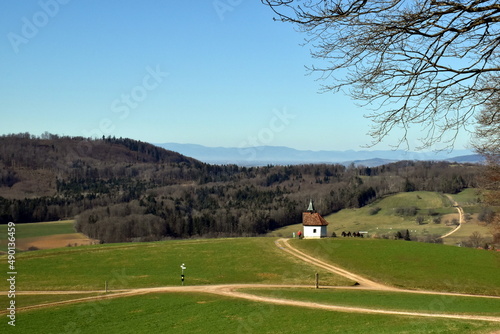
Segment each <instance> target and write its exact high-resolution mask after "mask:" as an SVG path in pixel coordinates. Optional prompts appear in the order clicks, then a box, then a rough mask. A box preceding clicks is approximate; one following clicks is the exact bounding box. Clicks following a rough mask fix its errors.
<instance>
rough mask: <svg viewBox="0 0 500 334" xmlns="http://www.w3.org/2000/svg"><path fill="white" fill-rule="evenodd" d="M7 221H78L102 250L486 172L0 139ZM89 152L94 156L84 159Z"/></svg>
mask: <svg viewBox="0 0 500 334" xmlns="http://www.w3.org/2000/svg"><path fill="white" fill-rule="evenodd" d="M0 143H1V146H0V166H1V170H2V174H1V178H0V181H1V183H0V196H1V197H0V222H1V223H6V222H8V221H15V222H17V223H25V222H37V221H46V220H57V219H62V218H68V217H78V218H77V224H76V226H77V229H78V230H79V231H81V232H83V233H85V234H87V235H88V236H90V237H92V238H96V239H99V240H101V241H103V242H118V241H130V240H159V239H163V238H170V237H171V238H185V237H193V236H205V237H216V236H242V235H257V234H261V233H265V232H267V231H269V230H271V229H275V228H278V227H281V226H285V225H289V224H296V223H299V222H300V220H301V212H302V211H303V210H304V209H305V208H306V206H307V203H308V201H309V199H310V198H313V199H314V200H315V207H316V209H317V210H318V211H319V212H320V213H321V214H328V213H332V212H335V211H338V210H340V209H343V208H349V207H361V206H364V205H366V204H368V203H370V202H372V201H374V200H375V199H377V198H380V197H381V196H384V195H387V194H391V193H396V192H401V191H415V190H428V191H439V192H446V193H456V192H458V191H460V190H462V189H464V188H467V187H474V186H476V181H475V176H476V175H477V174H478V173H481V170H482V168H483V167H482V166H478V165H457V164H450V163H446V162H415V161H403V162H398V163H393V164H389V165H384V166H380V167H374V168H368V167H355V166H348V167H346V166H343V165H339V164H336V165H326V164H319V165H297V166H265V167H238V166H236V165H222V166H219V165H209V164H205V163H202V162H199V161H197V160H194V159H191V158H188V157H185V156H182V155H180V154H178V153H175V152H171V151H167V150H164V149H162V148H158V147H155V146H153V145H150V144H147V143H142V142H139V141H134V140H131V139H123V138H119V139H116V138H111V137H108V138H102V139H99V140H90V139H83V138H71V137H58V136H53V135H45V137H43V138H38V137H32V136H30V135H28V134H23V135H12V136H3V137H0ZM82 147H87V149H86V150H83V149H82Z"/></svg>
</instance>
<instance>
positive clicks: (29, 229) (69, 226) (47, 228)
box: [0, 220, 75, 239]
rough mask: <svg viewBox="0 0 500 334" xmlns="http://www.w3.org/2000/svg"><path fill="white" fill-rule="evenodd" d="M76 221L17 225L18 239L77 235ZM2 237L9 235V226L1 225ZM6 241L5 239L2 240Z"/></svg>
mask: <svg viewBox="0 0 500 334" xmlns="http://www.w3.org/2000/svg"><path fill="white" fill-rule="evenodd" d="M73 224H74V220H61V221H54V222H41V223H30V224H16V238H19V239H21V238H34V237H44V236H49V235H56V234H69V233H75V229H74V227H73ZM0 233H1V235H2V236H5V235H7V225H5V224H4V225H0ZM2 239H4V238H2Z"/></svg>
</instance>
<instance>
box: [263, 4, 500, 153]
mask: <svg viewBox="0 0 500 334" xmlns="http://www.w3.org/2000/svg"><path fill="white" fill-rule="evenodd" d="M261 1H262V2H263V3H264V4H266V5H267V6H269V7H270V8H271V9H272V10H273V11H274V13H275V14H276V15H277V17H276V19H277V20H280V21H283V22H290V23H293V24H295V25H296V26H297V27H298V29H299V30H300V31H302V32H304V33H305V34H306V36H307V38H306V43H309V44H310V45H312V47H313V51H312V56H313V58H314V59H316V60H317V62H318V63H317V64H315V65H314V66H312V67H310V68H309V70H310V71H311V72H312V73H318V74H319V78H320V79H321V80H323V81H324V84H323V85H322V91H334V92H337V91H339V90H342V91H346V92H347V93H348V94H349V95H351V96H352V97H353V98H354V99H356V100H358V101H360V102H361V103H362V105H363V106H367V107H371V108H372V112H371V113H370V114H369V115H367V116H366V117H368V118H369V119H371V120H372V121H373V122H374V123H373V124H374V126H373V128H372V130H371V131H370V134H371V135H372V137H373V144H376V143H378V142H380V141H381V140H383V139H384V138H385V137H386V136H387V135H388V134H389V133H390V132H391V131H392V130H393V129H395V128H401V129H403V132H404V135H403V138H401V141H400V142H399V143H398V144H404V143H405V142H406V143H407V138H406V134H407V132H408V129H409V128H410V127H411V126H413V125H418V126H421V127H423V128H424V129H425V130H426V131H425V132H424V133H425V137H423V138H422V148H423V147H429V146H432V145H433V144H436V143H438V142H444V143H447V144H448V145H450V146H452V145H453V143H454V140H455V138H456V136H457V134H458V132H459V131H462V130H463V129H464V128H468V126H469V125H470V123H472V122H473V121H474V120H475V118H474V117H473V116H474V115H475V114H476V112H477V111H478V110H480V109H481V107H482V105H483V104H484V103H485V102H486V101H488V98H489V97H490V96H491V95H492V94H496V93H497V92H498V91H499V90H500V81H499V80H494V81H491V80H490V79H491V78H493V77H495V78H497V76H496V75H497V74H498V73H500V61H499V57H498V55H499V51H498V46H499V45H500V24H499V23H500V4H499V3H498V2H497V1H495V0H475V1H470V0H469V1H435V0H375V1H366V0H337V1H324V0H303V1H300V0H261ZM346 89H347V90H346Z"/></svg>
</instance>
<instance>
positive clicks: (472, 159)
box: [155, 143, 482, 167]
mask: <svg viewBox="0 0 500 334" xmlns="http://www.w3.org/2000/svg"><path fill="white" fill-rule="evenodd" d="M155 145H157V146H159V147H163V148H166V149H168V150H171V151H175V152H179V153H181V154H183V155H185V156H188V157H192V158H195V159H197V160H200V161H203V162H206V163H210V164H220V165H224V164H236V165H240V166H265V165H269V164H270V165H297V164H312V163H341V164H345V165H349V164H351V163H354V164H355V165H358V166H367V167H375V166H380V165H384V164H387V163H391V162H395V161H401V160H421V161H424V160H432V161H436V160H444V161H451V162H459V163H464V162H469V163H480V162H482V157H481V156H480V155H476V154H473V152H472V151H470V150H456V151H453V152H451V153H450V152H446V151H444V152H408V151H403V150H394V151H392V150H376V151H368V150H363V151H354V150H348V151H311V150H297V149H293V148H289V147H285V146H257V147H245V148H236V147H207V146H203V145H196V144H178V143H164V144H155Z"/></svg>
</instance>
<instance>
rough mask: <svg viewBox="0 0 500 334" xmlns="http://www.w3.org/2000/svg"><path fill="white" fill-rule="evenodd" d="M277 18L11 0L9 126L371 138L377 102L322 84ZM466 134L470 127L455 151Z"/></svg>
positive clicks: (226, 138)
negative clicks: (359, 100) (372, 105)
mask: <svg viewBox="0 0 500 334" xmlns="http://www.w3.org/2000/svg"><path fill="white" fill-rule="evenodd" d="M272 18H273V14H272V12H271V11H270V9H269V8H267V7H265V6H263V5H262V4H260V1H255V0H254V1H249V0H220V1H219V0H216V1H197V2H196V3H194V2H192V1H161V0H156V1H155V0H146V1H138V0H137V1H131V0H122V1H98V0H88V1H78V0H41V1H32V0H25V1H13V0H11V1H2V3H1V5H0V36H2V38H0V59H2V61H1V64H0V75H1V76H0V78H1V79H0V113H1V116H2V117H1V119H2V121H1V123H0V133H2V134H6V133H17V132H30V133H32V134H37V135H39V134H41V133H43V132H44V131H49V132H51V133H57V134H61V135H72V136H98V137H101V136H102V135H105V136H108V135H111V136H116V137H129V138H133V139H137V140H142V141H147V142H152V143H165V142H178V143H194V144H202V145H206V146H224V147H242V146H252V145H273V146H274V145H275V146H289V147H293V148H297V149H309V150H347V149H354V150H358V149H361V147H362V146H363V145H366V144H369V143H370V141H371V140H370V138H369V137H368V136H366V135H365V133H366V132H368V130H369V126H370V122H369V121H368V120H366V119H365V118H364V117H363V115H364V114H367V113H368V112H369V110H363V109H362V108H360V107H358V106H356V105H355V103H354V101H352V100H351V99H350V98H349V97H348V96H346V95H344V94H342V93H336V94H333V93H325V94H319V93H318V91H319V89H320V88H321V87H320V84H321V82H318V81H317V80H315V79H317V78H316V77H315V76H314V75H312V76H308V75H307V71H306V70H305V68H304V65H311V64H313V63H314V59H312V58H311V56H310V54H309V48H310V46H301V43H302V42H303V39H304V37H305V36H303V35H302V34H300V33H298V32H296V31H294V29H293V27H292V26H291V25H288V24H283V23H278V22H275V21H273V20H272ZM419 133H420V129H414V133H413V136H411V137H410V148H411V149H414V148H415V147H416V146H418V144H419V143H418V142H417V138H418V134H419ZM397 136H398V134H397V133H393V134H391V137H389V138H387V139H386V140H385V141H384V142H383V143H382V144H379V145H377V146H375V147H374V149H387V148H388V147H390V145H394V144H396V143H397ZM468 141H469V138H468V134H467V133H463V134H462V135H461V136H460V137H459V138H458V140H457V142H456V145H455V147H456V149H462V148H465V147H466V146H467V145H468Z"/></svg>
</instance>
